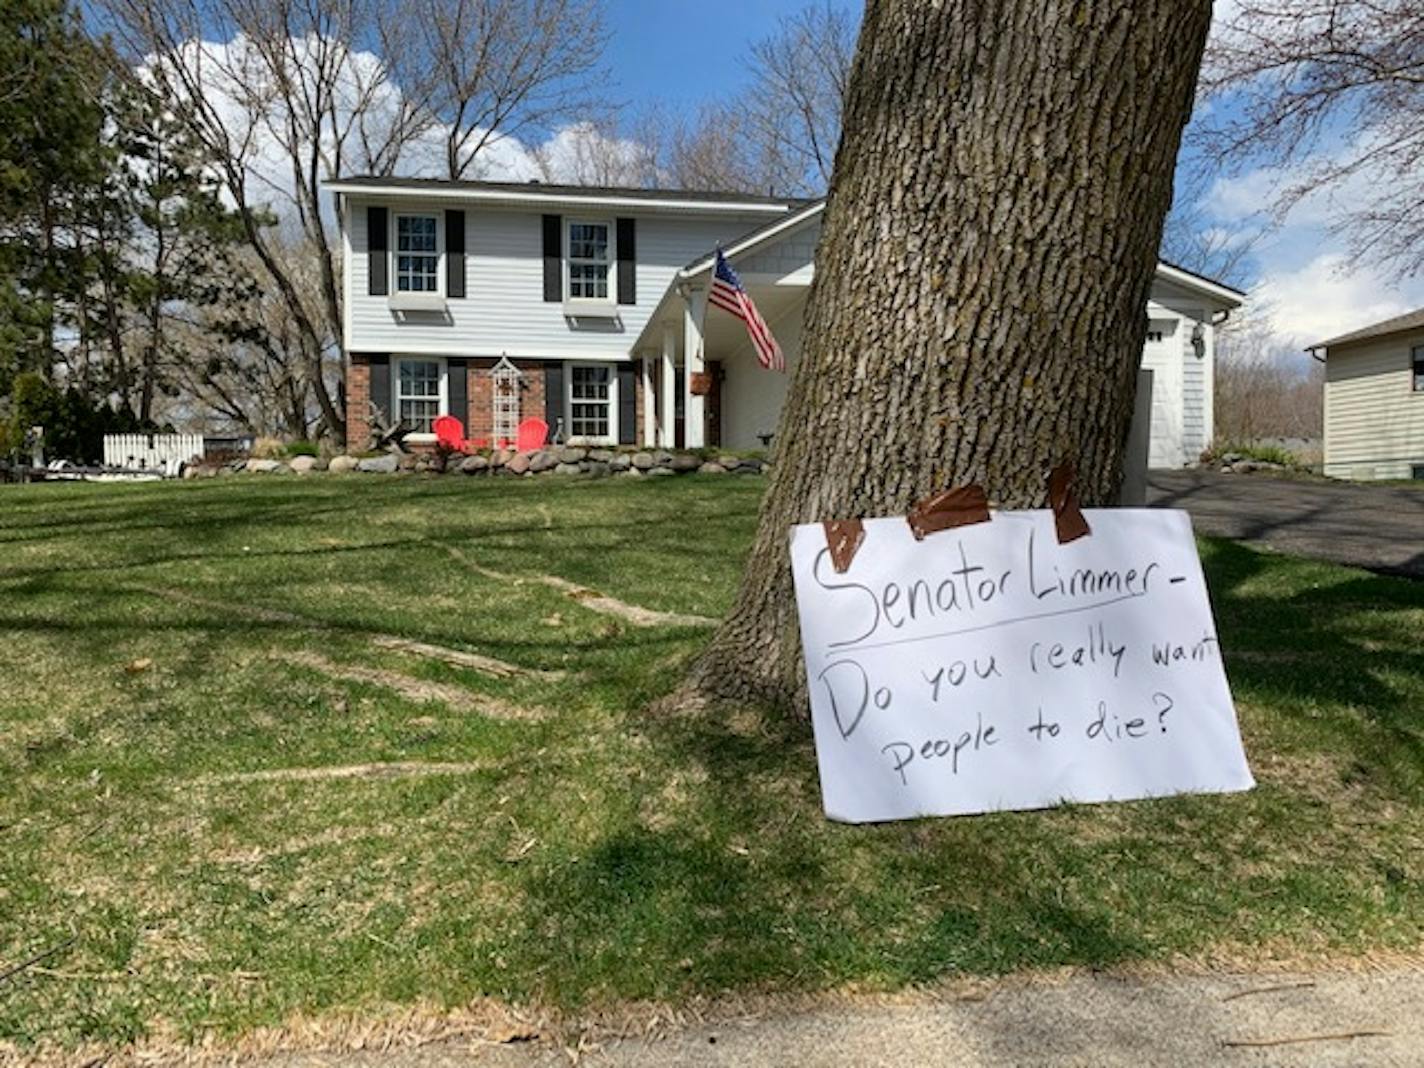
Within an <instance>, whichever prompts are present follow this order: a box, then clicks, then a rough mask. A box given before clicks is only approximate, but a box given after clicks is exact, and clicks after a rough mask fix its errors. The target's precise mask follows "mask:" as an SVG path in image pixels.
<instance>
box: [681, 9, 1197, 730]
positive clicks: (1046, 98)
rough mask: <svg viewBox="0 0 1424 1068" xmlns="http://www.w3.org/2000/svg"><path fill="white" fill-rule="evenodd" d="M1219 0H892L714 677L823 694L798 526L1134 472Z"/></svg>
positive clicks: (802, 695)
mask: <svg viewBox="0 0 1424 1068" xmlns="http://www.w3.org/2000/svg"><path fill="white" fill-rule="evenodd" d="M1210 19H1211V4H1210V2H1209V0H1190V2H1181V0H1139V2H1135V3H1134V2H1129V0H1113V2H1102V3H1093V4H1085V3H1068V2H1063V0H1050V2H1047V3H1045V2H1043V0H1001V2H999V3H994V4H981V3H974V2H970V0H945V2H943V3H937V4H932V3H927V2H924V0H872V2H871V3H869V4H868V5H867V10H866V15H865V21H864V24H863V26H862V28H861V33H860V40H859V44H858V47H857V52H856V58H855V63H854V66H853V68H852V71H851V81H850V86H849V88H848V90H847V96H846V107H845V123H844V133H843V136H842V142H841V147H840V150H839V152H838V154H837V157H836V164H835V173H834V178H833V181H832V184H831V191H830V197H829V201H828V204H827V207H826V213H825V219H824V223H823V229H822V234H821V243H820V247H819V249H818V251H817V255H816V279H815V283H814V285H813V286H812V289H811V294H810V298H809V302H808V305H807V309H806V322H805V331H804V341H803V345H802V352H801V359H800V363H799V365H798V366H797V368H796V371H795V376H794V378H793V380H792V383H791V388H790V392H789V393H788V396H787V399H786V404H785V406H784V408H783V411H782V414H781V430H780V433H778V434H777V437H776V441H777V455H776V464H775V469H774V472H773V475H772V479H771V484H770V486H769V488H768V491H767V496H766V499H765V500H764V501H763V503H762V508H761V518H760V524H759V527H758V530H757V535H756V540H755V542H754V545H753V548H752V551H751V555H750V557H749V559H748V561H747V565H746V570H745V572H744V574H743V578H742V585H741V589H740V592H739V594H738V597H737V601H736V604H735V606H734V608H733V610H732V613H731V615H730V616H729V617H728V618H727V620H726V622H725V623H724V624H723V625H722V627H721V628H720V630H719V631H718V632H717V634H716V636H715V637H714V639H713V641H712V644H711V645H710V647H709V648H708V650H707V652H706V653H705V654H704V655H703V657H702V658H701V659H700V660H699V661H698V663H697V665H696V666H695V668H694V670H693V673H692V680H691V681H692V685H693V691H692V695H693V696H698V695H700V696H712V697H722V698H733V699H741V700H748V699H749V700H756V701H762V702H765V703H768V704H773V705H776V706H780V707H782V708H784V709H787V710H794V711H795V712H796V713H798V714H802V715H804V714H805V711H806V708H807V702H806V684H805V675H804V671H803V668H802V666H801V650H800V638H799V635H798V631H797V625H796V614H795V603H794V599H793V595H792V585H791V571H790V565H789V563H788V557H787V533H788V530H789V528H790V527H791V526H792V525H794V524H796V523H806V522H813V521H819V520H824V519H848V518H852V517H867V516H877V515H901V514H904V513H905V512H906V511H907V510H908V509H909V508H910V506H911V505H912V504H913V503H914V502H915V501H917V500H919V499H920V498H922V497H924V496H926V495H927V494H929V493H931V492H934V491H936V490H940V489H944V488H947V487H950V486H956V485H963V484H965V483H970V482H977V483H979V484H981V485H982V486H983V487H984V489H985V490H986V492H987V493H988V495H989V499H990V500H991V501H992V502H994V503H995V504H996V505H998V506H1001V507H1011V508H1026V507H1034V508H1036V507H1043V506H1045V504H1046V502H1047V477H1048V473H1049V471H1050V470H1051V469H1052V468H1053V467H1055V466H1056V465H1057V464H1058V463H1059V462H1061V461H1063V460H1065V459H1067V460H1071V461H1072V462H1073V463H1074V464H1075V465H1076V467H1077V470H1078V482H1077V485H1078V490H1079V495H1080V497H1081V499H1082V500H1083V502H1084V503H1085V504H1098V505H1100V504H1108V503H1111V502H1112V501H1113V499H1114V496H1115V494H1116V491H1117V487H1118V484H1119V482H1120V481H1121V477H1122V450H1123V446H1124V443H1125V441H1126V437H1127V431H1128V425H1129V422H1130V421H1131V413H1132V406H1133V394H1134V387H1135V381H1136V375H1135V372H1136V369H1137V366H1138V363H1139V360H1140V357H1141V352H1142V344H1143V341H1144V340H1145V335H1146V330H1147V319H1146V316H1145V314H1144V311H1145V308H1146V306H1147V300H1148V294H1149V291H1150V288H1151V284H1152V276H1153V271H1154V269H1155V266H1156V262H1157V245H1158V240H1159V238H1160V235H1161V229H1162V220H1163V217H1164V216H1165V214H1166V212H1167V208H1168V206H1169V204H1170V202H1171V195H1172V172H1173V165H1174V162H1175V159H1176V154H1177V147H1178V142H1179V141H1180V139H1181V132H1182V127H1183V126H1184V125H1185V123H1186V120H1187V118H1188V116H1189V115H1190V112H1191V103H1192V91H1193V86H1194V83H1195V80H1196V75H1197V68H1198V66H1199V64H1200V61H1201V53H1202V48H1203V46H1204V44H1205V41H1206V33H1207V27H1208V24H1209V22H1210Z"/></svg>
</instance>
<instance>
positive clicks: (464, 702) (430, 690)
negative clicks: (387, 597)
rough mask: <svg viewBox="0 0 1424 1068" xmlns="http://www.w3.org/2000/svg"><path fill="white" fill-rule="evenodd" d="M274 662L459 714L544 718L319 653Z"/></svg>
mask: <svg viewBox="0 0 1424 1068" xmlns="http://www.w3.org/2000/svg"><path fill="white" fill-rule="evenodd" d="M272 658H273V659H274V660H281V661H284V662H285V663H288V664H295V665H297V666H298V667H304V668H309V669H311V670H312V671H318V672H320V673H321V674H323V675H326V676H327V677H328V678H333V679H340V680H341V681H343V682H360V683H365V684H367V685H369V686H380V687H382V688H383V689H387V690H391V691H392V692H394V693H397V694H399V695H400V696H401V697H404V698H405V699H406V700H408V701H415V702H418V703H421V704H428V703H430V702H438V703H440V704H443V705H445V706H447V707H449V708H450V709H452V710H454V711H457V712H473V713H476V714H478V715H481V716H489V717H490V718H492V719H509V720H521V719H522V720H530V719H542V718H544V712H543V711H542V710H536V709H532V708H523V707H521V706H519V705H514V704H511V703H510V702H508V701H502V700H500V699H499V698H497V697H490V696H487V695H485V694H476V693H472V692H471V691H469V690H466V689H462V688H461V687H459V686H450V685H447V684H446V683H443V682H431V681H429V680H428V679H416V678H412V677H411V676H409V675H402V674H400V673H399V672H396V671H387V670H385V669H384V668H372V667H362V666H360V665H358V664H338V663H337V662H336V661H335V660H329V659H327V658H326V657H324V656H322V655H321V654H320V653H313V652H308V651H297V650H289V651H287V652H280V653H273V654H272Z"/></svg>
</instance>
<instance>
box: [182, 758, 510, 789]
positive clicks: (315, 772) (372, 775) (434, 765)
mask: <svg viewBox="0 0 1424 1068" xmlns="http://www.w3.org/2000/svg"><path fill="white" fill-rule="evenodd" d="M485 767H486V765H484V764H472V763H468V762H462V763H456V762H450V761H445V762H430V761H423V760H392V761H389V762H387V763H383V764H340V765H336V766H334V767H325V768H265V769H263V770H261V771H233V772H227V773H224V774H221V775H204V776H202V777H201V778H198V779H194V780H192V781H193V782H195V783H201V784H203V785H209V784H215V783H244V782H310V781H313V780H317V779H396V778H404V777H407V776H413V775H468V774H470V773H471V772H476V771H483V770H485Z"/></svg>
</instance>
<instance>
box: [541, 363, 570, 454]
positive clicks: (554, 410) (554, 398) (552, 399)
mask: <svg viewBox="0 0 1424 1068" xmlns="http://www.w3.org/2000/svg"><path fill="white" fill-rule="evenodd" d="M563 420H564V365H563V364H561V363H558V362H553V363H546V364H545V365H544V422H546V423H548V424H549V440H550V441H553V440H554V434H555V433H556V432H557V431H558V430H559V424H560V423H561V422H563ZM568 436H569V434H568V428H567V427H565V428H564V433H563V437H564V438H567V437H568Z"/></svg>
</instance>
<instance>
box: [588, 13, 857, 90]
mask: <svg viewBox="0 0 1424 1068" xmlns="http://www.w3.org/2000/svg"><path fill="white" fill-rule="evenodd" d="M806 3H807V0H721V2H720V3H709V2H694V3H688V2H686V0H605V4H604V10H605V11H606V13H607V14H606V18H607V23H608V29H609V30H610V31H611V36H610V39H609V43H608V54H607V60H608V66H609V68H610V70H611V72H612V74H613V77H614V79H615V80H616V82H617V83H618V89H617V94H618V97H619V99H621V100H625V101H627V102H629V103H631V104H647V103H651V102H659V103H661V104H663V105H665V106H666V107H667V108H668V110H669V111H673V112H677V111H681V110H682V109H684V108H687V107H696V106H697V105H698V104H700V103H702V102H703V101H706V100H711V99H713V98H714V97H716V96H718V95H719V94H723V93H731V92H734V91H735V90H737V89H740V88H742V87H743V86H744V85H745V84H746V81H747V67H746V62H745V60H746V56H747V51H748V48H749V46H750V45H751V44H752V43H753V42H754V41H758V40H760V39H762V38H763V37H766V36H767V35H769V34H770V33H771V32H772V31H773V30H775V29H776V23H777V19H778V18H781V17H783V16H786V15H791V14H795V13H796V12H797V11H800V10H801V9H802V8H803V7H805V6H806ZM834 6H836V7H841V8H845V9H846V10H851V11H856V12H858V11H859V10H860V9H861V5H860V4H859V3H854V2H847V0H834Z"/></svg>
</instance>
